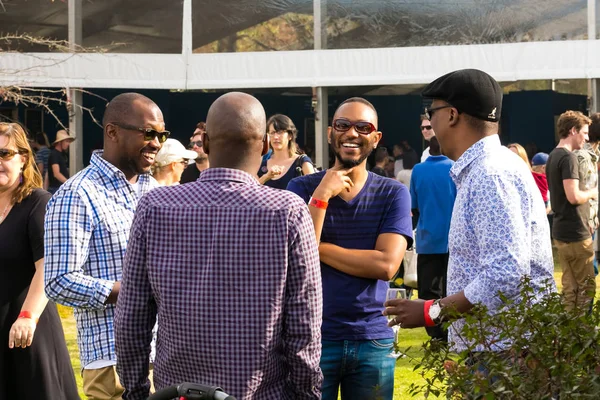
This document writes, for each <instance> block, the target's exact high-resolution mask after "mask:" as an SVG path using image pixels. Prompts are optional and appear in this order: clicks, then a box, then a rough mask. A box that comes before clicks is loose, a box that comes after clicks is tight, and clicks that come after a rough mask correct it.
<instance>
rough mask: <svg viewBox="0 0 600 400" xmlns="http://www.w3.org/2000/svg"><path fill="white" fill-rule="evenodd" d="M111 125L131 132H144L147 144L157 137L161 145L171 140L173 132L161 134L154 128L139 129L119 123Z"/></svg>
mask: <svg viewBox="0 0 600 400" xmlns="http://www.w3.org/2000/svg"><path fill="white" fill-rule="evenodd" d="M111 124H112V125H115V126H118V127H119V128H123V129H127V130H130V131H139V132H142V133H143V134H144V140H145V141H147V142H150V141H152V140H154V138H155V137H156V138H158V141H159V143H164V142H165V141H166V140H167V139H168V138H169V136H171V132H169V131H161V132H159V131H157V130H156V129H152V128H138V127H137V126H131V125H126V124H121V123H117V122H111Z"/></svg>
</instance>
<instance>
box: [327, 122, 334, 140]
mask: <svg viewBox="0 0 600 400" xmlns="http://www.w3.org/2000/svg"><path fill="white" fill-rule="evenodd" d="M332 132H333V129H332V128H331V127H330V126H328V127H327V143H329V144H331V133H332Z"/></svg>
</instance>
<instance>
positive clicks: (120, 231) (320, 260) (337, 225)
mask: <svg viewBox="0 0 600 400" xmlns="http://www.w3.org/2000/svg"><path fill="white" fill-rule="evenodd" d="M423 96H424V97H425V98H428V99H431V101H432V102H431V106H430V107H428V108H426V109H425V112H424V114H423V115H422V116H421V125H420V129H421V132H422V134H423V138H424V140H425V141H426V142H427V147H426V149H425V151H424V152H423V154H422V156H421V158H420V162H419V156H418V155H417V153H416V152H415V150H414V149H412V148H411V147H410V146H409V145H408V143H406V142H403V143H401V144H399V145H396V146H394V148H393V156H390V155H389V154H388V151H387V149H385V148H383V147H381V146H380V142H381V139H382V137H383V133H382V132H381V131H379V129H378V125H379V124H378V122H379V121H378V114H377V110H376V109H375V107H374V106H373V105H372V104H371V103H370V102H369V101H367V100H365V99H363V98H360V97H352V98H349V99H347V100H345V101H343V102H342V103H341V104H340V105H339V106H338V107H337V109H336V110H335V113H334V115H333V118H332V123H331V126H330V127H329V129H328V132H327V139H328V143H329V145H330V148H331V150H332V153H333V154H334V157H335V160H334V164H333V166H332V167H330V168H328V169H326V170H323V171H319V170H317V169H316V168H315V166H314V164H313V162H312V160H311V159H310V158H309V157H308V156H307V155H305V154H303V153H302V152H301V151H299V149H298V148H297V144H296V136H297V129H296V127H295V126H294V123H293V122H292V120H291V119H290V118H289V117H287V116H285V115H282V114H276V115H273V116H271V117H270V118H269V119H267V118H266V114H265V110H264V108H263V106H262V104H261V103H260V102H259V101H258V100H257V99H256V98H254V97H253V96H251V95H249V94H245V93H239V92H231V93H227V94H224V95H222V96H221V97H219V98H218V99H217V100H216V101H215V102H214V103H213V104H212V105H211V107H210V109H209V110H208V114H207V118H206V123H204V122H201V123H199V124H198V125H197V126H196V130H195V131H194V132H193V134H192V137H191V138H190V143H189V145H188V146H187V148H186V146H184V145H183V144H182V143H181V142H179V141H177V140H175V139H173V138H170V132H169V131H167V130H166V129H165V123H164V119H163V115H162V112H161V110H160V108H159V107H158V106H157V105H156V104H155V103H154V102H153V101H152V100H151V99H149V98H147V97H145V96H143V95H141V94H138V93H124V94H120V95H118V96H116V97H115V98H113V99H112V100H111V101H110V102H109V104H108V106H107V108H106V110H105V114H104V116H103V119H102V126H103V134H104V145H103V149H102V150H96V151H94V153H93V154H92V157H91V160H90V165H89V166H88V167H86V168H85V169H83V170H82V171H80V172H78V173H77V174H75V175H74V176H72V177H69V171H68V169H67V168H66V161H65V158H64V152H65V151H66V149H67V148H68V146H69V144H70V143H71V142H72V141H73V140H74V139H73V138H72V137H70V136H69V135H68V133H67V132H65V131H59V132H58V134H57V137H56V140H55V141H54V142H53V143H52V146H53V148H52V149H51V150H49V148H50V144H49V142H48V139H47V137H45V135H38V137H36V138H35V140H34V141H33V142H34V143H35V145H34V146H31V145H30V144H29V143H28V137H27V135H26V132H25V131H24V130H23V128H22V127H21V126H20V125H19V124H17V123H0V211H1V214H0V237H2V240H0V264H2V265H3V266H10V268H3V270H2V271H3V279H2V280H1V282H2V288H3V290H2V291H0V293H1V294H0V299H1V300H0V324H1V326H0V329H1V330H0V338H3V339H0V340H4V341H5V343H8V345H7V346H4V347H0V349H2V350H0V398H36V399H57V400H58V399H60V400H64V399H67V400H69V399H76V398H78V394H77V388H76V385H75V380H74V377H73V372H72V369H71V363H70V360H69V355H68V352H67V349H66V345H65V340H64V335H63V332H62V328H61V322H60V318H59V316H58V313H57V311H56V306H55V303H59V304H63V305H66V306H69V307H72V308H73V310H74V315H75V320H76V324H77V342H78V347H79V356H80V360H81V368H82V377H83V391H84V393H85V395H86V396H87V397H88V398H89V399H90V400H95V399H121V398H123V399H135V400H138V399H139V400H141V399H146V398H147V397H148V395H149V393H151V392H152V391H153V390H154V388H156V389H160V388H164V387H166V386H169V385H172V384H177V383H181V382H185V381H190V382H198V383H203V384H206V385H214V386H220V387H222V388H223V389H225V391H226V392H228V393H229V394H232V395H234V396H235V397H236V398H238V399H248V400H249V399H256V400H260V399H294V400H296V399H321V398H322V399H324V400H337V398H338V396H339V395H340V396H341V398H342V400H354V399H357V400H358V399H360V400H368V399H385V400H391V399H392V398H393V396H394V395H393V392H394V369H395V365H396V356H395V355H394V353H393V347H394V340H395V334H394V330H393V329H392V327H394V326H400V327H401V328H404V329H409V328H415V327H425V328H426V329H427V333H428V334H429V335H430V336H431V338H432V339H433V340H438V341H440V342H442V343H447V344H448V345H449V346H450V347H451V348H452V350H453V351H461V350H463V349H466V348H467V347H468V345H469V344H468V343H464V342H462V340H461V336H460V330H461V329H462V327H463V324H464V320H462V319H456V320H453V321H452V323H451V325H450V329H449V330H448V331H446V330H445V329H444V328H443V327H442V323H443V322H444V321H445V320H446V319H447V318H449V316H448V312H447V311H448V310H449V309H452V310H454V311H458V312H460V313H468V312H469V310H471V309H472V307H473V306H474V305H477V304H481V305H485V306H487V308H488V310H489V312H490V313H494V312H497V311H498V310H500V309H501V308H502V306H503V302H502V300H501V297H500V296H499V293H502V294H503V295H504V296H506V297H507V298H515V297H516V296H519V291H518V284H517V283H518V282H519V280H520V279H521V278H523V277H525V276H527V277H529V278H530V279H531V282H532V285H533V288H534V291H535V296H537V297H541V296H544V295H545V294H546V293H548V291H555V290H556V288H555V286H554V280H553V271H554V264H553V258H552V245H551V230H550V224H549V220H548V215H551V216H552V237H553V238H554V244H555V246H556V248H557V251H558V257H559V260H560V264H561V267H562V270H563V290H564V292H565V302H566V304H567V306H568V307H569V308H570V309H577V310H580V309H587V308H589V306H590V304H591V302H592V300H593V298H594V294H595V281H594V277H595V274H594V249H593V239H592V236H593V235H594V232H595V230H596V228H597V227H598V217H597V198H598V187H597V183H598V173H597V166H596V165H597V161H598V143H599V141H600V115H598V114H597V115H593V116H592V117H591V119H590V118H588V117H587V116H585V115H583V114H582V113H580V112H574V111H567V112H565V113H563V114H562V115H561V116H560V118H559V119H558V134H559V136H560V141H559V143H558V146H557V148H556V149H554V150H553V151H552V152H551V153H550V154H549V155H548V154H544V153H539V154H536V155H535V156H534V157H533V158H532V163H530V162H529V159H528V157H527V154H526V153H525V152H524V151H523V148H522V147H521V146H520V145H518V144H511V145H509V146H507V147H504V146H502V145H501V143H500V138H499V135H498V133H499V132H498V123H499V121H500V116H501V111H502V89H501V87H500V86H499V85H498V83H497V82H496V81H495V80H494V79H493V78H492V77H491V76H489V75H488V74H486V73H485V72H483V71H479V70H474V69H467V70H459V71H454V72H451V73H449V74H446V75H444V76H442V77H440V78H438V79H436V80H435V81H433V82H432V83H431V84H429V85H428V86H427V87H426V88H425V89H424V91H423ZM32 147H33V148H35V150H36V151H37V154H36V155H35V156H34V153H33V151H32ZM372 153H373V155H374V158H373V161H374V163H373V165H372V168H368V166H367V159H368V158H369V156H370V155H371V154H372ZM515 153H516V154H517V155H518V156H520V157H521V158H522V159H523V161H525V162H523V161H521V158H519V157H518V156H517V155H515ZM44 189H47V190H48V191H49V192H51V193H52V195H51V194H50V193H48V191H45V190H44ZM407 251H416V253H417V254H418V255H417V275H418V287H417V288H416V289H418V299H410V298H407V299H387V300H386V294H387V291H388V289H389V287H390V283H389V282H390V281H391V280H393V279H394V277H395V276H397V274H398V270H399V268H400V266H401V264H402V262H403V259H404V258H405V255H406V252H407ZM488 334H489V335H490V337H496V336H497V335H498V332H489V333H488ZM502 346H503V343H502V341H499V342H498V351H502V350H503V347H502Z"/></svg>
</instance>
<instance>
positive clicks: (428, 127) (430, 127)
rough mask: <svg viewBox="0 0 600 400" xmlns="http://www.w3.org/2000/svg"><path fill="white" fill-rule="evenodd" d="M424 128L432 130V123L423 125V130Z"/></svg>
mask: <svg viewBox="0 0 600 400" xmlns="http://www.w3.org/2000/svg"><path fill="white" fill-rule="evenodd" d="M423 129H425V130H427V131H430V130H432V129H433V127H432V126H431V125H421V130H423Z"/></svg>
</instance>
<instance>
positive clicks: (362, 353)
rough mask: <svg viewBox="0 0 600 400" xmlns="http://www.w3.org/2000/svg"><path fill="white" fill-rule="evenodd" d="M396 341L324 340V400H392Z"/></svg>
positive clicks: (322, 352)
mask: <svg viewBox="0 0 600 400" xmlns="http://www.w3.org/2000/svg"><path fill="white" fill-rule="evenodd" d="M393 342H394V341H393V339H379V340H359V341H351V340H339V341H338V340H323V342H322V345H323V348H322V350H321V370H322V371H323V377H324V380H323V387H322V392H323V397H322V399H323V400H337V398H338V389H339V388H341V392H342V400H392V397H393V396H394V369H395V367H396V358H395V357H393V356H391V352H392V347H393Z"/></svg>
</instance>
